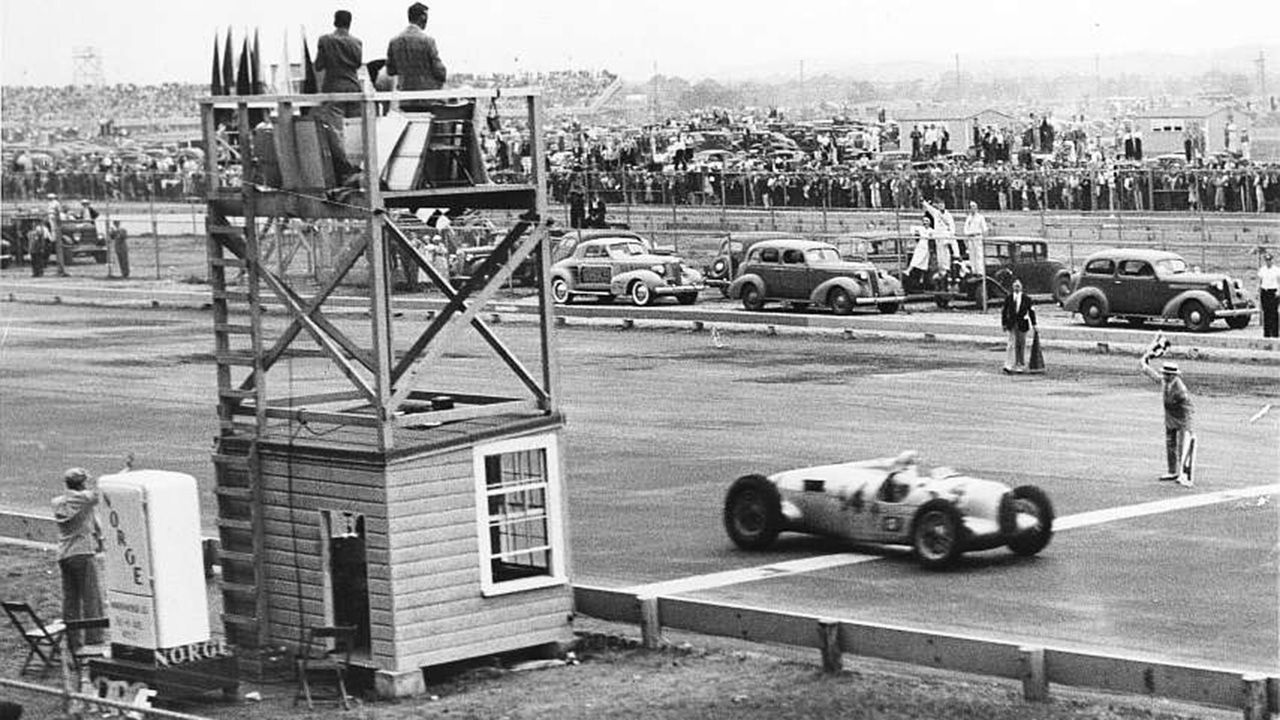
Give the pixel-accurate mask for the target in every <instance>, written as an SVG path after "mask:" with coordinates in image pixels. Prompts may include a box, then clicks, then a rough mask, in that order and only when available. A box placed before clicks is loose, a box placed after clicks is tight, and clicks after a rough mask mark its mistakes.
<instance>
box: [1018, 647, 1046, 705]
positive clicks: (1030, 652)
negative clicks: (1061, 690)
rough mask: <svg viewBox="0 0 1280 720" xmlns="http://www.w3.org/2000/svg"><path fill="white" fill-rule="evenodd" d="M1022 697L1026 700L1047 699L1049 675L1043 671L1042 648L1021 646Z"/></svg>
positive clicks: (1039, 700)
mask: <svg viewBox="0 0 1280 720" xmlns="http://www.w3.org/2000/svg"><path fill="white" fill-rule="evenodd" d="M1018 650H1019V651H1020V652H1021V653H1022V697H1023V698H1024V699H1026V701H1027V702H1048V701H1049V675H1048V673H1047V672H1046V671H1045V664H1044V648H1041V647H1021V648H1018Z"/></svg>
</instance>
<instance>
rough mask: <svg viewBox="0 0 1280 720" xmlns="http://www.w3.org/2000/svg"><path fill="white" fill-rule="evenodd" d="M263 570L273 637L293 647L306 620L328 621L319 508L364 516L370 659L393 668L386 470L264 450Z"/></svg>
mask: <svg viewBox="0 0 1280 720" xmlns="http://www.w3.org/2000/svg"><path fill="white" fill-rule="evenodd" d="M261 467H262V481H263V491H264V492H263V499H264V503H265V505H264V507H263V511H262V512H263V519H264V528H265V537H264V545H265V549H266V563H265V568H264V573H265V576H266V577H265V580H266V585H267V589H268V590H269V594H268V602H267V607H268V613H269V615H270V619H271V634H272V641H273V642H281V643H286V644H291V643H295V642H297V640H298V638H299V637H300V636H301V627H302V626H303V625H323V624H326V623H327V622H328V620H327V618H326V613H325V608H326V607H327V604H328V602H329V601H328V599H327V598H326V597H325V585H324V581H325V575H326V571H325V568H324V565H323V557H324V556H323V554H322V550H323V547H324V544H325V543H326V542H327V539H326V538H324V537H322V527H321V522H320V512H321V511H322V510H327V511H330V512H354V513H359V514H361V515H363V516H364V522H365V551H366V557H367V560H368V583H369V620H370V651H371V658H370V661H371V664H372V665H374V666H376V667H386V666H389V665H390V663H391V662H392V658H393V657H394V654H395V653H394V650H393V644H394V642H395V633H394V629H393V616H392V612H391V598H392V593H393V588H392V583H391V577H390V573H389V572H388V570H387V568H388V560H389V554H388V540H387V520H386V514H387V504H386V489H385V475H384V470H383V468H382V467H380V466H378V465H376V464H373V463H360V462H354V463H342V462H335V460H334V459H333V458H332V457H324V458H321V457H309V456H298V455H295V456H293V457H286V456H282V455H276V454H275V453H274V452H272V453H269V454H268V453H266V452H264V453H263V456H262V461H261Z"/></svg>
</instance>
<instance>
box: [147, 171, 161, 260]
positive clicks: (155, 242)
mask: <svg viewBox="0 0 1280 720" xmlns="http://www.w3.org/2000/svg"><path fill="white" fill-rule="evenodd" d="M147 208H148V212H150V213H151V247H152V249H153V250H154V251H155V256H156V279H157V280H159V279H160V229H159V227H158V226H157V224H156V174H155V173H154V172H153V173H151V180H150V181H149V182H148V183H147Z"/></svg>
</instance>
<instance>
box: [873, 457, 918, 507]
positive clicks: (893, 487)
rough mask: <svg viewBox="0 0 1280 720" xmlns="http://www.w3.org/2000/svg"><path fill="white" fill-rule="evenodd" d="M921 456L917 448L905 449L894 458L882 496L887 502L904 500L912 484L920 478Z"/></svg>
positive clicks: (885, 480)
mask: <svg viewBox="0 0 1280 720" xmlns="http://www.w3.org/2000/svg"><path fill="white" fill-rule="evenodd" d="M919 468H920V456H919V453H917V452H916V451H915V450H905V451H903V452H902V453H901V454H900V455H898V457H896V458H894V459H893V465H891V466H890V467H889V475H888V477H886V478H885V479H884V486H883V489H882V490H881V491H880V493H881V496H882V497H883V498H884V499H885V501H886V502H902V501H903V500H904V499H905V498H906V497H907V493H909V492H911V486H912V485H913V484H915V482H916V480H917V479H919Z"/></svg>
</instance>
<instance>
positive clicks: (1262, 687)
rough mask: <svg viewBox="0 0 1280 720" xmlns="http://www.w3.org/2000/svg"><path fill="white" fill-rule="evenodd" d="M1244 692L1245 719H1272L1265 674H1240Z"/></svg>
mask: <svg viewBox="0 0 1280 720" xmlns="http://www.w3.org/2000/svg"><path fill="white" fill-rule="evenodd" d="M1240 681H1241V691H1242V692H1243V693H1244V697H1243V698H1242V700H1243V702H1242V705H1243V706H1244V720H1270V718H1271V708H1270V707H1269V706H1270V702H1269V698H1268V696H1267V678H1266V676H1264V675H1242V676H1240Z"/></svg>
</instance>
